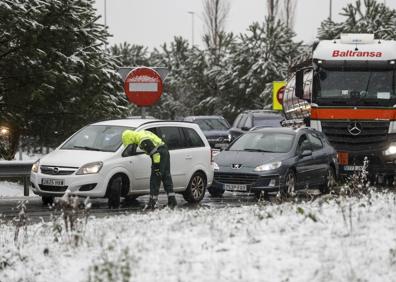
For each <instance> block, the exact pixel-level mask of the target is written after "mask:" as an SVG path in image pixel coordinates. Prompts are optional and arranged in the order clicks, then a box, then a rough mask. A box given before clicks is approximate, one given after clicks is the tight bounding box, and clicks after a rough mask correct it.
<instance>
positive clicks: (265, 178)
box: [208, 128, 338, 196]
mask: <svg viewBox="0 0 396 282" xmlns="http://www.w3.org/2000/svg"><path fill="white" fill-rule="evenodd" d="M214 162H215V163H214V167H215V173H214V181H213V185H212V186H211V187H210V188H209V189H208V191H209V193H210V194H211V195H212V196H221V195H222V194H223V193H224V191H238V192H253V193H254V194H255V195H256V196H260V195H261V194H262V193H263V192H264V194H267V193H268V192H276V191H280V192H281V193H282V194H285V195H293V194H294V193H295V191H296V190H298V189H304V188H317V187H319V188H320V190H321V192H322V193H327V192H329V190H330V189H331V187H332V186H333V185H334V184H335V179H336V177H337V175H338V161H337V153H336V151H335V150H334V148H333V147H331V146H330V144H329V142H328V141H327V139H326V137H325V136H324V135H323V134H322V133H321V132H318V131H316V130H314V129H311V128H299V129H292V128H263V129H258V130H256V131H251V132H248V133H246V134H244V135H242V136H241V137H240V138H239V139H237V140H235V141H234V142H233V143H232V144H231V145H230V146H229V147H228V148H227V149H226V150H224V151H222V152H220V153H219V154H218V155H216V156H215V158H214Z"/></svg>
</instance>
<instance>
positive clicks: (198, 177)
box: [183, 172, 206, 203]
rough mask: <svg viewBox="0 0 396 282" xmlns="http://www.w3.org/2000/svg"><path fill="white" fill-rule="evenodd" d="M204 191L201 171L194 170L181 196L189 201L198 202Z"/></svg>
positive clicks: (204, 183) (204, 182)
mask: <svg viewBox="0 0 396 282" xmlns="http://www.w3.org/2000/svg"><path fill="white" fill-rule="evenodd" d="M205 192H206V178H205V176H204V175H203V174H202V173H201V172H196V173H194V175H193V176H192V177H191V180H190V183H188V186H187V189H186V191H184V192H183V198H184V199H185V200H186V201H187V202H189V203H199V202H200V201H201V200H202V199H203V197H204V196H205Z"/></svg>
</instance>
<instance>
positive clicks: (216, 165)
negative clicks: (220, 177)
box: [213, 162, 220, 170]
mask: <svg viewBox="0 0 396 282" xmlns="http://www.w3.org/2000/svg"><path fill="white" fill-rule="evenodd" d="M213 169H214V170H219V169H220V167H219V165H218V164H217V163H215V162H213Z"/></svg>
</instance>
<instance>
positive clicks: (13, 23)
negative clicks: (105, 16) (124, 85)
mask: <svg viewBox="0 0 396 282" xmlns="http://www.w3.org/2000/svg"><path fill="white" fill-rule="evenodd" d="M93 2H94V0H63V1H57V0H48V1H40V0H29V1H28V0H16V1H10V0H0V18H1V19H2V20H1V21H0V30H2V31H3V33H2V36H1V39H0V41H1V43H0V44H1V45H0V81H1V84H0V103H1V104H0V106H1V108H0V114H1V115H0V116H1V121H0V123H6V124H8V125H10V127H11V131H12V132H13V137H12V140H13V141H12V143H13V144H14V146H11V150H10V152H8V153H7V156H3V157H5V158H8V159H9V158H12V156H13V153H14V152H13V151H15V149H16V145H15V144H17V143H18V139H19V135H20V134H29V135H31V136H37V137H38V138H39V139H40V142H41V143H42V144H44V145H54V144H57V143H59V142H60V141H61V140H62V139H64V138H65V137H66V136H69V135H70V134H71V133H72V132H73V131H75V130H76V129H78V128H80V127H81V125H83V124H86V123H88V122H92V121H96V120H98V119H106V118H109V117H116V116H122V115H124V113H125V111H126V107H125V106H126V99H125V97H124V96H123V95H120V94H119V93H120V89H121V88H120V85H121V80H120V78H119V76H118V74H117V73H116V69H117V64H116V61H115V60H114V59H113V58H112V57H111V56H110V55H109V54H108V53H107V52H104V44H105V43H106V40H107V37H108V36H109V34H108V32H107V30H106V29H105V28H104V26H103V25H100V24H98V23H97V19H98V18H97V16H96V15H95V10H94V8H93ZM0 157H1V156H0Z"/></svg>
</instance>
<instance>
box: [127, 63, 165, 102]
mask: <svg viewBox="0 0 396 282" xmlns="http://www.w3.org/2000/svg"><path fill="white" fill-rule="evenodd" d="M162 90H163V86H162V79H161V76H160V75H159V74H158V72H156V71H155V70H153V69H151V68H147V67H138V68H134V69H133V70H131V71H130V72H129V73H128V75H127V77H126V78H125V81H124V91H125V94H126V95H127V97H128V100H129V102H131V103H134V104H136V105H138V106H151V105H153V104H155V103H156V102H158V100H159V99H160V97H161V95H162Z"/></svg>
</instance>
